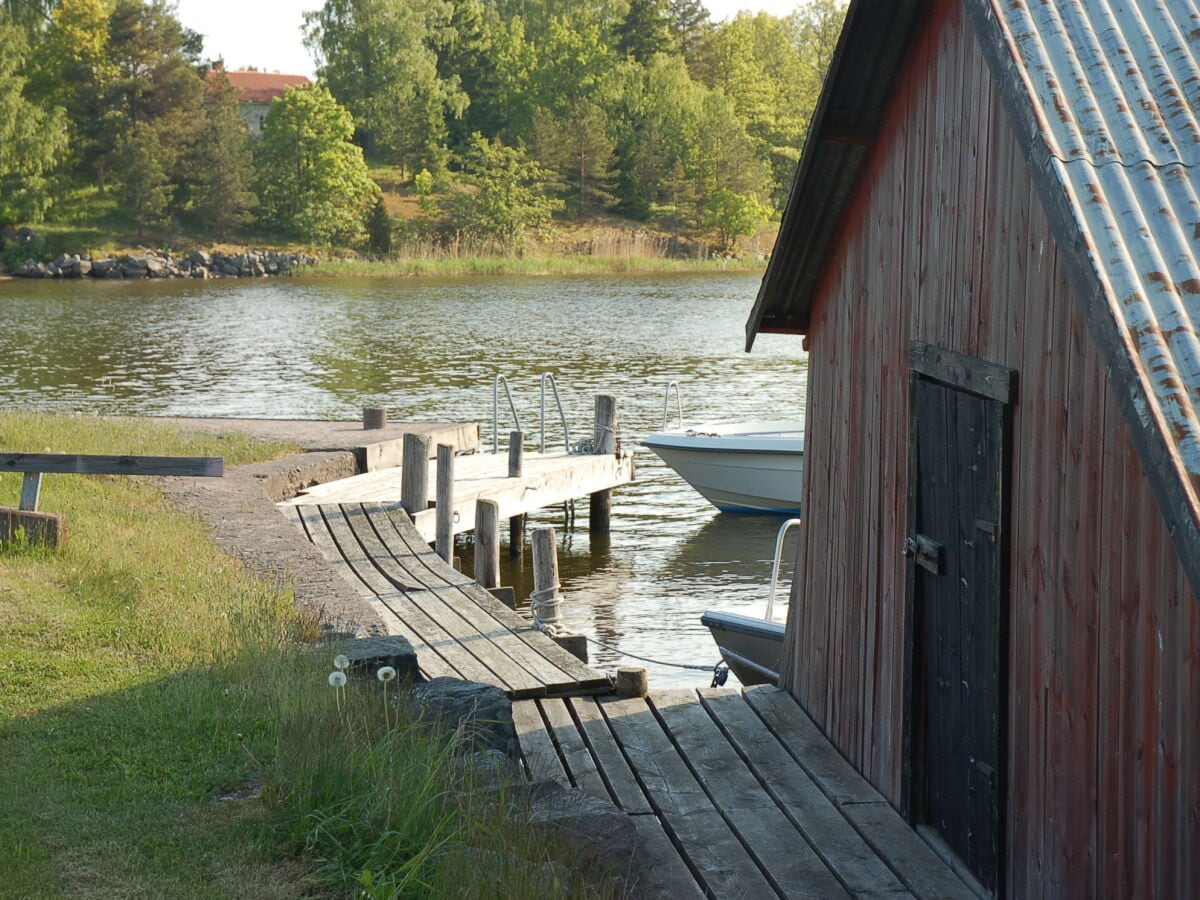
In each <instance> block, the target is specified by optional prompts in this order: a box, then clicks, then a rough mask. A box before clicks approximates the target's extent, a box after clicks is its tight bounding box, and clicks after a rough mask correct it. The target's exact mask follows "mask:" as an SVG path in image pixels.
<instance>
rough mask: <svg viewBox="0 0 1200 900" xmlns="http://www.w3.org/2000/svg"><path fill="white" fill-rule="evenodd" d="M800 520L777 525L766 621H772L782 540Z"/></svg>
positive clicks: (781, 554)
mask: <svg viewBox="0 0 1200 900" xmlns="http://www.w3.org/2000/svg"><path fill="white" fill-rule="evenodd" d="M802 521H803V520H802V519H788V520H787V521H786V522H784V523H783V524H782V525H780V526H779V534H778V535H777V536H776V538H775V565H774V566H773V567H772V569H771V593H770V594H769V595H768V596H767V614H766V616H764V618H765V619H766V620H767V621H768V622H773V621H774V619H772V618H771V616H772V614H773V613H774V612H775V589H776V588H777V587H778V585H779V562H780V559H781V557H782V556H783V540H784V538H786V537H787V533H788V532H789V531H790V530H791V529H792V526H793V525H799V524H800V523H801V522H802Z"/></svg>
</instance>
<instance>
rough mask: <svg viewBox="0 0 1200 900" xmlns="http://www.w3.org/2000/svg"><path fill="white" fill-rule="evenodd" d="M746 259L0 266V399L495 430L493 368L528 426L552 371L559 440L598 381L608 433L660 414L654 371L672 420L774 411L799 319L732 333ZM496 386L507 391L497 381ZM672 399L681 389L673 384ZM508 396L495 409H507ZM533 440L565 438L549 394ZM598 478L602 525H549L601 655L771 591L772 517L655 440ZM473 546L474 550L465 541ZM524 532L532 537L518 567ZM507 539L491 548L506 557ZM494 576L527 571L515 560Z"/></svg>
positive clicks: (743, 298) (675, 648)
mask: <svg viewBox="0 0 1200 900" xmlns="http://www.w3.org/2000/svg"><path fill="white" fill-rule="evenodd" d="M758 284H759V277H758V276H757V275H743V274H737V275H712V274H705V275H665V276H605V277H570V278H561V277H541V278H471V279H388V280H373V279H353V280H325V279H320V280H302V279H275V280H260V281H245V280H228V281H217V282H207V283H204V282H191V281H161V282H160V281H147V282H137V283H134V282H108V281H97V282H92V281H84V282H28V281H10V282H3V283H0V403H3V405H4V406H6V407H8V408H19V409H33V408H38V409H46V410H64V411H65V410H72V411H87V412H98V413H108V414H145V415H171V416H244V417H252V418H281V419H287V418H297V419H358V418H359V417H360V416H361V410H362V408H363V407H364V406H386V407H388V409H389V417H390V418H391V419H393V420H430V419H451V420H459V421H468V420H469V421H478V422H480V423H481V425H483V433H484V440H485V444H486V445H487V447H488V448H489V449H490V446H491V434H490V431H491V416H492V379H493V376H495V375H496V374H503V375H505V376H506V377H507V378H508V379H509V381H510V382H511V384H512V388H513V395H514V400H515V402H516V404H517V412H518V414H519V415H520V416H521V424H522V426H523V428H524V429H525V431H526V432H527V433H530V436H529V437H527V438H526V442H527V446H530V445H533V444H536V442H537V436H536V431H537V428H538V409H539V402H538V385H539V377H540V375H541V373H543V372H551V373H553V375H554V378H555V380H556V381H557V383H558V386H559V391H560V393H561V395H562V398H563V403H564V405H565V407H566V411H567V416H568V423H569V425H570V427H571V428H572V430H573V432H572V436H571V438H572V440H575V439H577V438H579V437H582V436H583V435H584V434H585V432H588V431H590V427H591V415H592V402H593V401H592V397H593V396H594V395H595V394H597V393H611V394H614V395H616V396H617V397H618V400H619V404H620V418H621V439H622V442H623V444H624V445H625V446H636V443H637V441H639V440H640V438H641V436H642V435H644V434H645V433H646V432H648V431H654V430H657V429H659V428H660V427H661V426H662V424H663V394H664V388H665V385H666V383H667V382H668V381H671V380H675V381H678V382H679V384H680V386H681V387H682V396H683V413H684V418H685V420H687V421H691V422H696V421H703V420H705V419H714V418H727V419H748V418H763V417H768V418H769V417H776V416H780V415H791V414H795V413H798V412H801V411H802V410H803V408H804V391H805V381H806V365H807V364H806V361H805V355H804V353H803V351H802V350H801V346H800V339H799V338H797V337H785V336H774V335H763V336H760V337H759V338H758V340H757V341H756V343H755V349H754V352H753V353H752V354H747V353H745V352H743V346H744V342H745V331H744V328H745V322H746V318H747V316H748V314H749V312H750V307H751V306H752V304H753V300H754V295H755V292H756V291H757V289H758ZM501 402H502V407H503V401H501ZM672 409H674V401H673V400H672ZM509 418H510V417H508V416H507V415H505V414H504V413H503V411H502V417H501V424H500V431H501V433H502V434H507V432H508V431H509V430H511V428H512V423H511V421H509ZM549 418H550V423H549V424H548V429H549V432H548V443H550V444H551V445H553V444H556V443H558V444H561V441H562V435H561V427H560V426H559V425H558V424H557V413H551V414H550V415H549ZM636 462H637V480H636V482H635V483H634V484H633V485H630V486H628V487H626V488H623V489H620V490H618V491H617V492H616V493H615V495H614V500H613V523H612V533H611V534H610V535H607V536H604V537H592V536H590V535H589V534H588V532H587V524H586V523H587V502H586V499H585V500H583V501H582V502H581V503H580V504H579V511H578V514H579V527H578V528H577V529H576V530H574V531H571V530H565V529H563V528H562V525H563V521H564V516H563V512H562V510H561V509H559V510H554V511H549V512H547V513H545V514H543V515H542V516H541V517H539V518H538V519H537V520H536V521H531V523H530V524H539V523H546V524H555V525H557V526H559V538H560V539H559V545H560V548H559V566H560V577H561V580H562V584H563V591H564V595H565V602H564V603H563V612H564V615H565V618H566V621H567V624H568V626H569V627H570V628H572V630H575V631H579V632H582V633H584V634H587V635H589V636H590V637H592V638H595V639H596V640H598V641H601V642H603V643H604V644H606V645H608V646H609V647H614V648H619V651H614V650H607V649H602V648H597V647H595V646H593V647H592V648H591V654H592V662H593V664H596V665H598V666H601V667H608V666H613V665H617V664H624V665H631V664H637V665H642V664H644V665H646V668H648V669H649V670H650V672H651V683H652V684H656V685H659V686H667V685H675V686H682V685H687V684H701V683H706V682H707V680H708V676H707V675H706V674H704V673H701V672H697V671H691V670H685V669H678V668H673V667H671V666H667V665H659V664H654V663H641V662H637V661H635V660H633V659H631V658H629V657H626V656H624V655H622V652H623V653H630V654H637V655H639V656H644V657H649V658H652V659H655V660H661V661H663V662H672V663H683V664H689V665H706V666H711V665H712V664H713V663H715V662H716V660H717V653H716V649H715V646H714V645H713V643H712V640H711V638H710V637H709V635H708V632H707V630H705V629H704V628H703V627H702V626H701V625H700V622H699V617H700V614H701V613H702V612H703V611H704V610H705V609H707V608H709V607H713V606H719V607H722V608H727V609H735V610H742V611H747V612H749V611H756V612H759V614H761V608H762V605H763V603H765V600H766V594H767V589H768V587H767V585H768V581H769V579H770V569H771V558H772V555H773V552H774V537H775V531H776V529H777V527H778V525H779V522H780V520H779V519H776V518H772V517H757V516H729V515H723V514H719V513H717V511H716V510H715V509H713V508H712V507H711V506H709V505H708V504H707V503H706V502H705V501H704V500H703V499H701V498H700V497H699V495H697V494H695V493H694V492H693V491H692V490H691V489H690V488H689V487H688V486H687V485H686V484H685V483H684V482H683V481H682V480H681V479H679V478H678V476H676V475H675V474H674V473H673V472H672V471H671V470H669V469H667V468H666V467H665V466H663V465H662V464H661V463H660V462H659V460H658V458H657V457H656V456H654V454H653V453H651V452H650V451H648V450H646V449H644V448H641V447H638V448H637V450H636ZM463 555H464V557H467V558H469V556H470V554H469V553H467V552H464V553H463ZM529 556H530V554H529V553H528V552H527V553H526V554H525V558H524V561H525V566H526V567H528V565H529V563H530V560H529ZM506 558H507V554H502V561H504V560H505V559H506ZM504 577H505V578H506V581H505V583H513V584H517V585H518V587H519V588H524V589H525V590H526V591H527V587H525V585H526V579H527V577H528V575H527V573H523V572H520V571H513V570H510V571H509V572H508V573H507V575H506V576H504Z"/></svg>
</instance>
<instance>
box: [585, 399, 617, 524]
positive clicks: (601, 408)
mask: <svg viewBox="0 0 1200 900" xmlns="http://www.w3.org/2000/svg"><path fill="white" fill-rule="evenodd" d="M592 447H593V450H592V452H593V453H595V454H597V455H599V454H602V453H616V452H617V398H616V397H614V396H612V395H611V394H597V395H596V420H595V429H594V431H593V433H592ZM588 500H589V503H588V531H590V532H592V533H593V534H607V533H608V532H609V530H610V529H611V527H612V489H611V488H609V489H608V490H604V491H596V492H595V493H594V494H592V495H591V496H590V497H589V498H588Z"/></svg>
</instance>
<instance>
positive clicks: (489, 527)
mask: <svg viewBox="0 0 1200 900" xmlns="http://www.w3.org/2000/svg"><path fill="white" fill-rule="evenodd" d="M475 580H476V581H478V582H479V583H480V584H481V585H483V586H484V587H485V588H487V589H488V590H491V589H493V588H498V587H500V504H498V503H496V502H495V501H494V500H476V501H475Z"/></svg>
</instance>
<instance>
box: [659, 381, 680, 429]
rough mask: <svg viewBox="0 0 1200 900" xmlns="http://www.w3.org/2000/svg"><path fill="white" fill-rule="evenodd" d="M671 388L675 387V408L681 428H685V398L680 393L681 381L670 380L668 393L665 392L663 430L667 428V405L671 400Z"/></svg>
mask: <svg viewBox="0 0 1200 900" xmlns="http://www.w3.org/2000/svg"><path fill="white" fill-rule="evenodd" d="M671 388H675V409H676V412H677V414H678V416H679V428H680V430H681V431H682V430H683V398H682V397H681V396H680V393H679V382H678V381H668V382H667V390H666V393H664V394H663V424H662V427H663V431H666V430H667V407H668V405H669V404H670V402H671Z"/></svg>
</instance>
